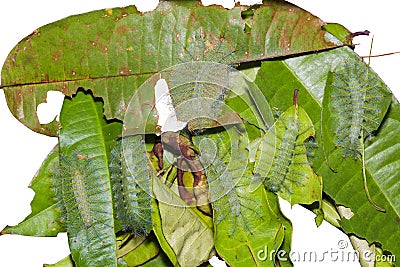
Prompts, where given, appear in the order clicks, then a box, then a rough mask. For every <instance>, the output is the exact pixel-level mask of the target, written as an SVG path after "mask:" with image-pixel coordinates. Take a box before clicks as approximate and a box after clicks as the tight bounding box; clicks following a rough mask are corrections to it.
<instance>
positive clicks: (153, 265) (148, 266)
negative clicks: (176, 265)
mask: <svg viewBox="0 0 400 267" xmlns="http://www.w3.org/2000/svg"><path fill="white" fill-rule="evenodd" d="M141 266H142V267H170V266H173V265H172V264H171V262H170V261H169V259H168V256H167V255H166V254H165V253H164V252H163V251H160V253H159V254H158V256H157V257H155V258H154V259H152V260H150V261H148V262H146V263H145V264H143V265H141Z"/></svg>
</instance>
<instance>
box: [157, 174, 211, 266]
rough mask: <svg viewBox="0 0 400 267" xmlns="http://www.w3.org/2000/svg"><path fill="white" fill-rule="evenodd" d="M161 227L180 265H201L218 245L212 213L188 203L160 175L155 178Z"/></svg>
mask: <svg viewBox="0 0 400 267" xmlns="http://www.w3.org/2000/svg"><path fill="white" fill-rule="evenodd" d="M153 192H154V195H155V197H156V198H157V200H158V210H159V213H160V218H161V228H162V233H163V235H164V237H165V239H166V240H167V241H168V243H169V245H170V246H171V248H172V249H173V251H174V253H175V255H176V258H177V260H178V263H179V265H180V266H197V265H199V264H200V263H202V262H204V261H206V260H208V259H209V257H210V253H211V250H212V248H213V247H214V242H213V232H212V226H211V223H210V222H207V220H208V221H209V220H210V219H209V217H207V216H205V215H203V214H201V212H199V211H198V210H197V209H196V208H191V207H187V206H186V203H185V202H183V201H182V200H181V198H180V197H179V196H178V195H177V194H175V193H174V192H173V191H171V189H169V188H168V187H167V186H166V185H164V184H163V183H162V182H161V181H160V180H159V179H154V180H153Z"/></svg>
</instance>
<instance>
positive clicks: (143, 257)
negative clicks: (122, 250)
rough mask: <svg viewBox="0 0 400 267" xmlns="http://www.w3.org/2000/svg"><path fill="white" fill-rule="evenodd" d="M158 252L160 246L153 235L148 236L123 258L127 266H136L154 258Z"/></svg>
mask: <svg viewBox="0 0 400 267" xmlns="http://www.w3.org/2000/svg"><path fill="white" fill-rule="evenodd" d="M159 252H160V246H159V245H158V242H157V239H156V237H155V236H154V235H150V236H149V237H147V238H146V240H145V241H144V242H143V243H141V244H140V245H139V246H138V247H137V248H135V249H134V250H132V251H131V252H129V253H128V254H126V255H125V256H123V259H124V260H125V262H126V263H127V265H128V266H138V265H141V264H144V263H145V262H147V261H149V260H151V259H153V258H155V257H156V256H157V255H158V254H159Z"/></svg>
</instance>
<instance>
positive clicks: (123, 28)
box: [115, 25, 128, 34]
mask: <svg viewBox="0 0 400 267" xmlns="http://www.w3.org/2000/svg"><path fill="white" fill-rule="evenodd" d="M115 32H116V33H118V34H123V33H126V32H128V28H127V27H126V26H124V25H123V26H119V27H118V28H117V29H116V30H115Z"/></svg>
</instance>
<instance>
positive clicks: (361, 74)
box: [322, 57, 391, 212]
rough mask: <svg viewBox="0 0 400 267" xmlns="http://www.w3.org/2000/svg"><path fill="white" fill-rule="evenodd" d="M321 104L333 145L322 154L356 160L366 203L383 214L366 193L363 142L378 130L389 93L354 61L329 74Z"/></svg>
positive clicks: (332, 165)
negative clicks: (340, 154) (360, 170)
mask: <svg viewBox="0 0 400 267" xmlns="http://www.w3.org/2000/svg"><path fill="white" fill-rule="evenodd" d="M323 101H324V107H325V108H324V109H323V111H322V119H323V121H327V122H328V123H325V124H324V125H323V128H324V134H325V135H327V134H328V135H331V138H332V142H333V144H334V146H333V149H331V150H330V151H329V147H325V148H324V151H325V153H328V155H329V154H332V153H334V152H335V150H337V149H339V150H340V151H341V153H342V157H343V159H345V158H347V157H349V156H350V157H352V158H354V159H355V160H358V159H360V160H361V161H362V175H363V180H364V189H365V193H366V196H367V199H368V201H369V202H370V203H371V205H372V206H373V207H374V208H375V209H377V210H378V211H382V212H385V209H384V208H382V207H379V206H378V205H377V204H375V202H374V201H373V200H372V199H371V196H370V194H369V191H368V187H367V181H366V172H365V159H364V158H365V157H364V153H365V147H364V146H365V145H364V141H365V138H366V136H368V135H370V134H373V133H374V132H375V131H376V130H378V128H379V126H380V124H381V122H382V120H383V117H384V116H385V114H386V111H387V109H388V108H389V105H390V101H391V97H390V93H389V92H388V91H387V90H386V88H385V85H384V84H383V83H382V82H381V80H380V79H379V77H378V76H377V75H376V74H375V73H374V72H373V71H372V70H371V69H370V68H369V66H368V65H367V64H365V63H364V62H363V61H362V60H361V59H360V58H358V57H355V58H354V60H351V63H348V62H346V63H345V64H344V65H343V66H342V67H340V68H339V69H336V70H335V71H333V72H331V73H329V75H328V80H327V86H326V88H325V93H324V100H323ZM324 143H326V142H324ZM325 156H327V155H325ZM327 162H328V165H329V167H330V168H331V169H332V170H334V171H335V172H336V171H337V168H338V167H339V164H335V162H331V161H329V159H328V157H327ZM337 162H340V161H337Z"/></svg>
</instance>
